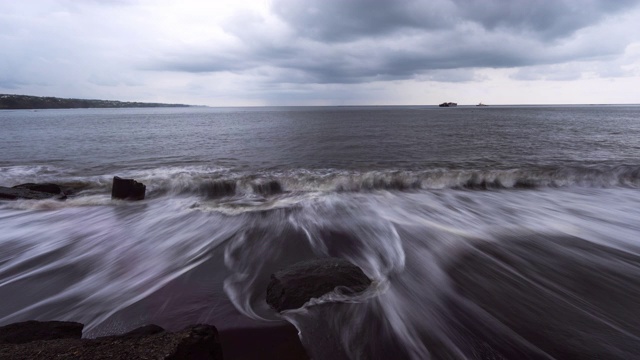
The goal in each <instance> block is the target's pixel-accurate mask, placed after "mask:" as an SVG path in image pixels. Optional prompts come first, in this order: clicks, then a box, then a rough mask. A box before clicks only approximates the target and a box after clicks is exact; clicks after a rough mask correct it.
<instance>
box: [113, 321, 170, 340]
mask: <svg viewBox="0 0 640 360" xmlns="http://www.w3.org/2000/svg"><path fill="white" fill-rule="evenodd" d="M164 331H165V330H164V329H163V328H162V327H161V326H158V325H154V324H149V325H145V326H141V327H139V328H137V329H133V330H131V331H129V332H128V333H124V334H122V335H119V336H120V337H126V338H134V337H141V336H149V335H155V334H159V333H161V332H164Z"/></svg>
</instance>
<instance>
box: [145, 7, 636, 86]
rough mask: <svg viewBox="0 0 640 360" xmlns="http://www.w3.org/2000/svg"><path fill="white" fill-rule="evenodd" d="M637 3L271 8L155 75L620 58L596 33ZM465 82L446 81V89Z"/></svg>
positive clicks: (341, 76) (425, 68)
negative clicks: (226, 40)
mask: <svg viewBox="0 0 640 360" xmlns="http://www.w3.org/2000/svg"><path fill="white" fill-rule="evenodd" d="M639 3H640V1H639V0H618V1H608V0H584V1H575V0H537V1H524V0H523V1H520V0H464V1H463V0H435V1H419V0H398V1H386V0H307V1H299V0H274V2H273V4H272V12H273V14H275V16H276V21H277V22H279V23H278V24H276V25H278V26H280V27H281V29H280V31H277V32H274V31H272V29H273V26H275V25H274V20H273V19H272V20H271V21H269V19H265V18H263V17H260V16H259V15H257V14H242V15H239V16H237V17H236V18H235V19H233V21H232V22H229V23H228V24H227V26H226V28H225V30H226V31H227V32H228V33H229V34H232V35H233V36H234V37H236V38H237V39H238V41H239V42H238V46H235V47H233V48H224V47H216V46H215V45H212V46H210V47H209V48H208V49H205V50H203V49H202V48H197V49H186V50H184V51H181V52H174V53H170V54H166V56H165V57H164V58H163V59H160V60H158V61H154V62H152V63H150V64H147V65H146V66H147V68H150V69H154V70H168V71H179V72H232V73H253V74H256V75H257V76H259V77H260V76H262V77H263V78H265V79H266V81H272V82H279V83H282V82H285V83H319V84H323V83H363V82H371V81H385V80H402V79H408V78H415V77H418V76H426V77H427V78H437V76H435V77H434V76H432V75H430V73H431V72H434V71H438V70H447V69H471V68H483V67H490V68H508V67H519V66H530V65H542V64H556V63H563V62H568V61H580V60H590V59H597V58H603V57H607V56H612V55H615V54H620V53H621V52H622V51H623V50H624V47H625V46H626V45H627V43H628V39H625V38H624V36H620V34H619V33H614V34H609V33H607V32H603V31H602V29H599V28H598V26H599V24H601V23H603V22H606V21H608V20H609V19H611V18H613V17H615V16H617V15H621V14H624V12H625V11H628V10H631V9H633V8H635V7H637V6H638V4H639ZM472 78H473V76H471V77H469V76H462V77H460V76H452V77H451V81H461V79H472Z"/></svg>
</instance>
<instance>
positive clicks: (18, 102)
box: [0, 94, 191, 110]
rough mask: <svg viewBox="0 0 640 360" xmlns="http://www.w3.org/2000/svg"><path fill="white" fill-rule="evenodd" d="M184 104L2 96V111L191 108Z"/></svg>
mask: <svg viewBox="0 0 640 360" xmlns="http://www.w3.org/2000/svg"><path fill="white" fill-rule="evenodd" d="M190 106H191V105H184V104H162V103H144V102H129V101H115V100H89V99H64V98H57V97H41V96H29V95H12V94H0V110H20V109H86V108H150V107H190Z"/></svg>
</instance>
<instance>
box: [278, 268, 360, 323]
mask: <svg viewBox="0 0 640 360" xmlns="http://www.w3.org/2000/svg"><path fill="white" fill-rule="evenodd" d="M370 284H371V279H369V278H368V277H367V276H366V275H365V274H364V273H363V272H362V270H361V269H360V268H359V267H357V266H355V265H353V264H352V263H350V262H348V261H346V260H344V259H338V258H322V259H314V260H309V261H303V262H299V263H297V264H294V265H292V266H289V267H288V268H286V269H283V270H280V271H278V272H276V273H275V274H272V275H271V281H270V282H269V285H268V287H267V303H268V304H269V305H270V306H271V307H272V308H274V309H275V310H277V311H283V310H287V309H297V308H299V307H301V306H302V305H304V303H306V302H307V301H309V300H310V299H312V298H318V297H320V296H322V295H324V294H326V293H329V292H331V291H333V290H334V289H335V288H336V287H338V286H340V287H343V289H344V292H346V293H353V294H355V293H359V292H362V291H364V290H365V289H367V288H368V287H369V285H370Z"/></svg>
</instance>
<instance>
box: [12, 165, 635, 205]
mask: <svg viewBox="0 0 640 360" xmlns="http://www.w3.org/2000/svg"><path fill="white" fill-rule="evenodd" d="M114 175H118V176H121V177H131V178H135V179H136V180H138V181H141V182H142V183H144V184H145V185H146V186H147V197H149V198H155V197H163V196H178V195H182V196H190V195H193V196H198V197H200V198H201V199H204V200H214V199H221V198H233V197H243V198H247V197H248V198H253V199H264V198H269V197H273V196H281V195H283V194H292V193H293V194H300V193H310V192H311V193H336V192H337V193H341V192H371V191H419V190H441V189H457V190H501V189H541V188H564V187H587V188H611V187H626V188H638V187H640V166H636V165H617V166H602V165H601V166H591V167H531V168H523V169H497V170H496V169H428V170H393V169H390V170H375V171H354V170H337V169H319V170H307V169H295V170H283V171H257V172H236V171H232V170H230V169H223V168H207V167H174V168H156V169H147V170H136V171H121V172H118V173H116V174H114ZM112 177H113V175H99V176H89V177H81V176H68V175H65V172H64V170H60V169H58V170H55V169H52V168H51V167H42V166H40V167H32V168H26V167H21V168H20V169H9V170H7V169H6V168H4V169H3V168H0V184H2V185H5V184H6V185H5V186H7V185H8V186H12V185H16V184H19V183H25V182H54V183H57V184H59V185H61V186H62V187H63V188H64V189H65V192H67V193H68V194H71V195H78V196H90V195H104V194H108V193H109V192H110V189H111V182H112Z"/></svg>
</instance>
